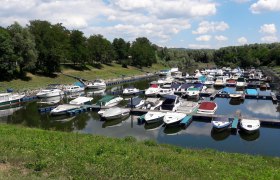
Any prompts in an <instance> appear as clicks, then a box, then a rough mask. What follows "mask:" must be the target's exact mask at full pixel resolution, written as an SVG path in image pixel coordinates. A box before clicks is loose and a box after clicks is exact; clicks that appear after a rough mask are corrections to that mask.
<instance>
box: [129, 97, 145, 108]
mask: <svg viewBox="0 0 280 180" xmlns="http://www.w3.org/2000/svg"><path fill="white" fill-rule="evenodd" d="M144 105H145V100H143V99H142V98H139V97H133V98H131V99H130V100H129V102H128V104H127V107H128V108H142V107H143V106H144Z"/></svg>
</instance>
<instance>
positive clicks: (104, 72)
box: [0, 64, 165, 91]
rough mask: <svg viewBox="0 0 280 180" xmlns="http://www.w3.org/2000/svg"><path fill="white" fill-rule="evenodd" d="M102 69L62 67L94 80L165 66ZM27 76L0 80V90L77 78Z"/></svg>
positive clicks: (149, 70) (117, 66)
mask: <svg viewBox="0 0 280 180" xmlns="http://www.w3.org/2000/svg"><path fill="white" fill-rule="evenodd" d="M102 66H103V67H102V68H101V69H97V68H93V67H92V66H88V67H87V68H88V70H84V71H78V70H74V69H71V68H67V67H62V72H63V73H65V74H69V75H72V76H78V77H82V78H84V79H88V80H93V79H96V78H102V79H111V78H120V77H122V75H125V76H134V75H139V74H145V73H146V72H156V71H158V70H160V69H164V68H165V67H164V66H163V65H161V64H154V65H153V66H152V67H150V68H143V69H142V70H140V69H138V68H135V67H132V66H128V68H123V67H122V66H121V65H119V64H112V65H111V66H108V65H102ZM27 78H29V80H20V79H17V80H13V81H9V82H7V81H4V82H0V91H5V90H6V89H7V88H13V89H14V90H16V91H19V90H20V91H24V90H29V89H36V88H42V87H45V86H47V85H48V84H71V83H73V82H75V81H77V80H75V79H73V78H70V77H67V76H64V75H62V74H58V75H57V77H55V78H51V77H46V76H40V75H33V74H30V73H28V74H27Z"/></svg>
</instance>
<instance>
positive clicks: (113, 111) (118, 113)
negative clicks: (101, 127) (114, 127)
mask: <svg viewBox="0 0 280 180" xmlns="http://www.w3.org/2000/svg"><path fill="white" fill-rule="evenodd" d="M129 113H130V110H129V109H125V108H120V107H112V108H109V109H106V110H105V111H103V112H102V113H101V112H98V114H100V116H101V117H102V118H104V119H106V120H113V119H120V118H125V117H128V116H129Z"/></svg>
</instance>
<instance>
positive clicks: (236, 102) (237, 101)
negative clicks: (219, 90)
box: [229, 98, 244, 106]
mask: <svg viewBox="0 0 280 180" xmlns="http://www.w3.org/2000/svg"><path fill="white" fill-rule="evenodd" d="M243 103H244V100H241V99H239V98H231V99H230V101H229V104H230V105H233V106H236V105H240V104H243Z"/></svg>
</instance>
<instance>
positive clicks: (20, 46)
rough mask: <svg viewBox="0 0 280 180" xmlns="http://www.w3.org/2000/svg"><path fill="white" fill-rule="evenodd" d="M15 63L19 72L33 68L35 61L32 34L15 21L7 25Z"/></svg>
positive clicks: (35, 53) (35, 51) (35, 54)
mask: <svg viewBox="0 0 280 180" xmlns="http://www.w3.org/2000/svg"><path fill="white" fill-rule="evenodd" d="M7 29H8V31H9V32H10V34H11V37H12V42H13V47H14V55H15V58H16V63H17V64H18V65H19V69H20V74H23V73H24V71H30V70H34V68H35V63H36V61H37V56H38V55H37V50H36V48H35V39H34V36H33V35H32V34H31V33H30V32H29V30H28V29H27V28H23V27H21V26H20V25H19V24H18V23H17V22H15V23H14V24H12V25H11V26H9V27H8V28H7Z"/></svg>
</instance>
